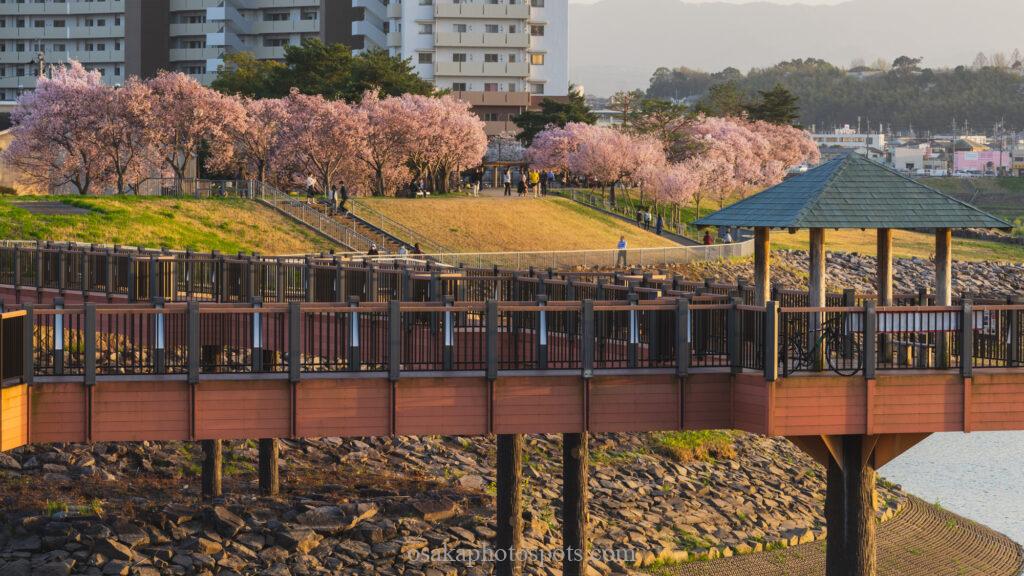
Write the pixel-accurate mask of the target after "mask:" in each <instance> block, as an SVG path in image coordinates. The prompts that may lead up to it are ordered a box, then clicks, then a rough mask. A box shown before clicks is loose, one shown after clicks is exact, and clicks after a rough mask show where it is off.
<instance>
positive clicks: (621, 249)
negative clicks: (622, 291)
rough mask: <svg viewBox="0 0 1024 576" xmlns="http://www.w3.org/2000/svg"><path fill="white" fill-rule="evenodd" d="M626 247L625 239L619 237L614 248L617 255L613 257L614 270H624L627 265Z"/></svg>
mask: <svg viewBox="0 0 1024 576" xmlns="http://www.w3.org/2000/svg"><path fill="white" fill-rule="evenodd" d="M626 246H627V244H626V237H625V236H619V243H618V245H616V247H615V248H616V249H617V250H618V253H617V254H616V256H615V267H616V268H625V267H626V266H627V265H628V263H627V262H626Z"/></svg>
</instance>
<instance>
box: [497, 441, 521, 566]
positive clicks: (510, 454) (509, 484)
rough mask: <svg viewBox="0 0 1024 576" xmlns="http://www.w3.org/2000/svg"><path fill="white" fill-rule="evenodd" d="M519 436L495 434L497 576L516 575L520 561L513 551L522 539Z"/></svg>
mask: <svg viewBox="0 0 1024 576" xmlns="http://www.w3.org/2000/svg"><path fill="white" fill-rule="evenodd" d="M522 479H523V435H522V434H498V469H497V484H498V498H497V499H498V502H497V508H498V518H497V527H498V530H497V532H498V535H497V538H496V541H495V548H496V550H497V551H499V552H500V554H503V555H504V556H499V557H498V558H497V562H496V566H495V574H497V576H520V575H521V574H522V573H523V564H522V562H520V561H519V560H518V558H517V556H516V554H517V553H518V552H519V551H520V549H521V547H522V542H523V490H522V486H523V484H522Z"/></svg>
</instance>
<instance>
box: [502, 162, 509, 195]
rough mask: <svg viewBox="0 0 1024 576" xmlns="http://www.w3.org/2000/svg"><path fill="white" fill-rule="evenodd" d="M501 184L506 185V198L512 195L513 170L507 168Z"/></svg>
mask: <svg viewBox="0 0 1024 576" xmlns="http://www.w3.org/2000/svg"><path fill="white" fill-rule="evenodd" d="M501 183H502V184H504V185H505V196H511V195H512V169H511V168H507V169H506V170H505V174H504V175H502V177H501Z"/></svg>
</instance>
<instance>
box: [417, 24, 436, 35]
mask: <svg viewBox="0 0 1024 576" xmlns="http://www.w3.org/2000/svg"><path fill="white" fill-rule="evenodd" d="M433 33H434V25H433V24H430V23H429V22H428V23H422V24H420V34H433Z"/></svg>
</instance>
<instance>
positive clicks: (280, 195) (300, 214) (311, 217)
mask: <svg viewBox="0 0 1024 576" xmlns="http://www.w3.org/2000/svg"><path fill="white" fill-rule="evenodd" d="M253 198H255V199H258V200H260V201H262V202H264V203H266V204H268V205H270V206H272V207H273V208H275V209H276V210H278V211H280V212H283V213H285V214H288V215H289V216H291V217H292V218H295V219H296V220H298V221H300V222H302V223H303V224H305V225H307V226H309V227H311V228H313V229H315V230H316V231H318V232H320V233H321V234H323V235H325V236H327V237H328V238H330V239H332V240H334V241H335V242H337V243H338V244H341V245H342V246H345V247H347V248H349V249H351V250H356V251H359V252H367V251H369V249H370V246H372V245H374V244H375V243H376V242H375V241H374V240H372V239H370V238H367V237H366V236H364V235H362V234H360V233H359V232H357V231H356V230H355V229H354V228H350V227H347V226H345V225H344V224H343V223H342V222H340V221H338V220H337V219H335V218H334V217H333V216H331V215H330V214H324V213H323V212H321V211H319V210H314V209H313V208H311V207H310V206H309V205H308V204H307V203H306V202H303V201H302V200H300V199H297V198H294V197H292V196H289V195H288V194H285V193H284V192H282V191H280V190H278V189H277V188H275V187H274V186H273V185H272V184H268V183H267V182H258V181H254V182H253Z"/></svg>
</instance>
